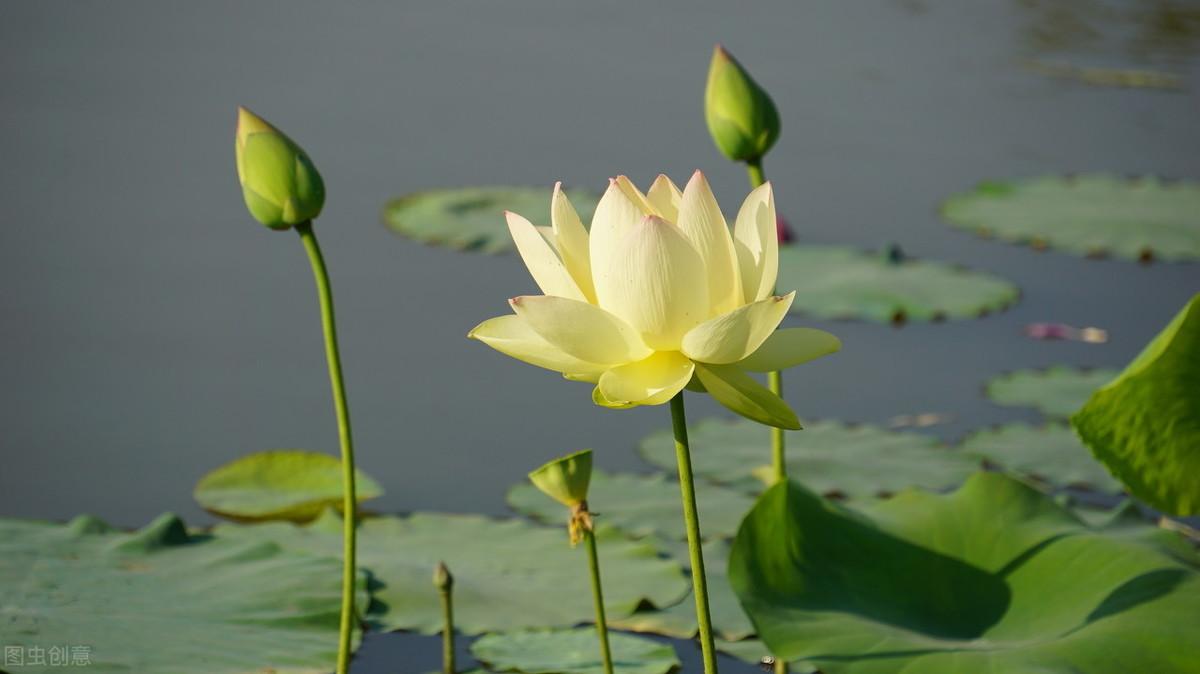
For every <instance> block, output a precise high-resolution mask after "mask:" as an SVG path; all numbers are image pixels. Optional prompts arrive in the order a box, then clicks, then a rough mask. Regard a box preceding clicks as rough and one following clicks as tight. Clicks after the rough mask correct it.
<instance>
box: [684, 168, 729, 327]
mask: <svg viewBox="0 0 1200 674" xmlns="http://www.w3.org/2000/svg"><path fill="white" fill-rule="evenodd" d="M676 226H678V227H679V230H680V231H682V232H683V234H684V236H686V237H687V238H688V241H690V242H691V243H692V246H694V247H695V248H696V251H697V252H699V253H700V259H702V260H704V266H705V268H706V269H707V270H708V300H709V303H710V304H711V310H710V315H714V316H715V315H718V314H723V313H725V312H727V311H732V310H733V309H735V308H736V307H739V306H741V305H742V304H745V302H743V301H742V288H741V285H742V283H741V278H740V275H739V273H738V263H737V256H736V254H735V253H734V250H733V238H732V237H730V235H729V226H728V225H726V224H725V216H723V215H721V207H720V206H718V205H717V198H716V197H714V196H713V193H712V188H711V187H709V185H708V180H707V179H706V178H705V177H704V174H703V173H701V172H700V171H696V172H695V173H694V174H692V179H691V180H689V181H688V184H687V186H686V187H684V188H683V196H682V200H681V201H680V204H679V219H678V220H676Z"/></svg>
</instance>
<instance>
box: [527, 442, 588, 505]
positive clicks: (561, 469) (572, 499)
mask: <svg viewBox="0 0 1200 674" xmlns="http://www.w3.org/2000/svg"><path fill="white" fill-rule="evenodd" d="M529 480H530V481H531V482H533V486H535V487H537V488H538V489H540V490H542V492H544V493H545V494H546V495H547V496H549V497H550V498H552V499H554V500H555V501H558V502H559V503H561V504H563V505H565V506H567V507H568V508H571V507H574V506H577V505H579V504H580V503H583V502H585V501H587V492H588V483H590V482H591V481H592V450H590V449H585V450H583V451H580V452H575V453H574V454H568V455H567V456H564V457H562V458H561V459H555V460H553V461H551V462H550V463H547V464H546V465H544V466H542V467H541V468H538V469H537V470H535V471H533V472H532V473H530V474H529Z"/></svg>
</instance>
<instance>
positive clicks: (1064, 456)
mask: <svg viewBox="0 0 1200 674" xmlns="http://www.w3.org/2000/svg"><path fill="white" fill-rule="evenodd" d="M962 450H963V451H964V452H966V453H967V454H973V455H976V456H978V457H980V458H982V459H985V460H987V461H988V462H990V463H993V464H995V465H997V466H1000V467H1001V468H1003V469H1005V470H1007V471H1010V472H1012V473H1014V474H1016V475H1021V476H1024V477H1028V478H1031V479H1033V480H1035V481H1037V482H1042V483H1046V484H1050V485H1056V486H1061V487H1085V488H1090V489H1097V490H1100V491H1105V492H1111V493H1120V492H1121V483H1120V482H1117V481H1116V480H1115V479H1113V476H1112V475H1110V474H1109V472H1108V470H1107V469H1105V467H1104V464H1102V463H1100V462H1099V461H1097V460H1096V459H1095V457H1093V456H1092V453H1091V452H1089V451H1088V449H1087V447H1084V446H1083V443H1082V442H1080V441H1079V438H1078V436H1076V435H1075V431H1073V430H1071V427H1070V426H1068V425H1066V424H1064V423H1052V424H1046V425H1045V426H1030V425H1029V424H1023V423H1019V422H1018V423H1012V424H1006V425H1004V426H999V427H996V428H990V429H987V430H982V431H978V432H976V433H972V434H971V435H969V436H967V438H966V439H965V440H963V442H962Z"/></svg>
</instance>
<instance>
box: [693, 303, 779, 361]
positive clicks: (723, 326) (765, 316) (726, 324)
mask: <svg viewBox="0 0 1200 674" xmlns="http://www.w3.org/2000/svg"><path fill="white" fill-rule="evenodd" d="M795 295H796V293H795V292H792V293H790V294H788V295H787V296H785V297H778V296H772V297H768V298H767V299H765V300H761V301H758V302H755V303H753V304H746V305H743V306H741V307H739V308H737V309H734V310H733V311H730V312H729V313H726V314H722V315H720V316H717V317H716V318H713V319H709V320H707V321H705V322H703V323H701V324H700V325H697V326H696V327H694V328H692V329H691V330H690V331H688V333H687V334H686V335H684V337H683V352H684V353H685V354H687V357H688V358H691V359H692V360H696V361H699V362H701V363H717V364H726V363H736V362H738V361H740V360H742V359H743V358H745V357H747V356H749V355H750V354H752V353H754V352H756V351H757V350H758V349H759V347H760V346H762V344H763V342H764V341H765V340H766V339H767V338H768V337H769V336H770V335H771V333H772V332H774V331H775V328H777V327H779V322H780V321H782V320H783V317H784V316H785V315H787V311H788V309H789V308H790V307H791V306H792V299H793V297H795Z"/></svg>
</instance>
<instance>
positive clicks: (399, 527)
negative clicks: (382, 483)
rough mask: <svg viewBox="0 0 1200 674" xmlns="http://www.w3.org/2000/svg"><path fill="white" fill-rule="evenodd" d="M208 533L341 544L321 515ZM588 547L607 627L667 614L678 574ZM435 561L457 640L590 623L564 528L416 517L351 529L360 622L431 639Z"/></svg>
mask: <svg viewBox="0 0 1200 674" xmlns="http://www.w3.org/2000/svg"><path fill="white" fill-rule="evenodd" d="M216 531H217V532H218V533H219V534H220V535H222V536H226V537H234V536H242V537H249V538H253V539H255V540H267V541H274V542H277V543H278V544H279V545H282V546H284V547H285V548H287V549H292V550H300V551H304V552H311V553H317V554H327V555H338V554H340V552H341V545H342V543H341V520H340V518H338V517H337V516H336V515H334V514H333V513H332V512H328V511H327V514H326V515H323V516H322V517H320V518H318V519H317V520H316V521H314V522H313V523H312V524H310V525H307V526H297V525H294V524H288V523H282V522H273V523H268V524H258V525H232V524H222V525H218V527H217V528H216ZM597 543H598V544H599V550H600V558H601V559H602V560H603V562H602V563H603V567H602V568H603V573H604V599H605V608H606V609H607V610H608V612H609V615H611V616H613V617H614V618H617V617H621V616H625V615H628V614H630V613H632V612H633V611H634V609H636V608H637V607H638V606H639V604H642V603H643V602H648V603H650V604H652V605H654V606H670V605H671V604H673V603H675V602H677V601H679V600H680V598H682V597H683V596H684V594H686V593H687V589H688V582H687V579H686V578H685V577H684V575H683V572H682V570H681V569H680V567H679V565H678V564H677V563H675V562H673V561H671V560H667V559H662V558H660V557H658V556H657V551H656V550H655V549H654V548H653V547H652V546H650V545H648V544H646V543H639V542H636V541H630V540H628V539H626V538H624V537H622V536H620V535H609V534H607V533H606V532H604V531H601V532H599V534H598V536H597ZM439 561H445V563H446V566H448V567H449V568H450V572H451V573H452V574H453V575H454V621H455V626H456V627H457V628H458V629H459V630H460V631H462V632H463V633H465V634H479V633H481V632H489V631H497V630H508V629H521V628H527V627H569V626H571V625H576V624H579V623H584V622H588V621H590V620H592V618H593V608H592V594H591V585H590V581H589V580H588V573H587V566H588V565H587V557H586V552H585V551H584V549H583V547H582V546H581V547H578V548H572V547H571V546H570V544H569V543H568V541H567V532H566V530H565V528H559V527H555V528H549V527H542V526H535V525H532V524H529V523H528V522H522V521H517V520H495V519H490V518H487V517H482V516H478V515H445V514H437V513H416V514H413V515H410V516H408V517H390V516H389V517H372V518H368V519H365V520H363V521H362V523H361V524H360V525H359V549H358V562H359V565H360V566H363V567H365V568H366V569H368V570H369V571H370V572H371V576H372V578H373V579H374V580H376V581H378V583H379V587H378V588H376V589H375V592H374V595H373V596H374V599H375V602H374V604H373V605H372V610H371V612H370V613H369V615H368V616H367V617H368V619H369V620H370V621H371V622H372V623H373V624H375V625H377V626H379V627H380V628H382V629H385V630H413V631H417V632H421V633H423V634H433V633H436V632H439V631H441V628H442V614H441V604H440V600H439V597H438V593H437V591H436V589H435V588H434V587H433V584H432V583H431V582H430V577H431V575H432V573H433V568H434V566H435V565H436V564H437V563H438V562H439Z"/></svg>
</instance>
